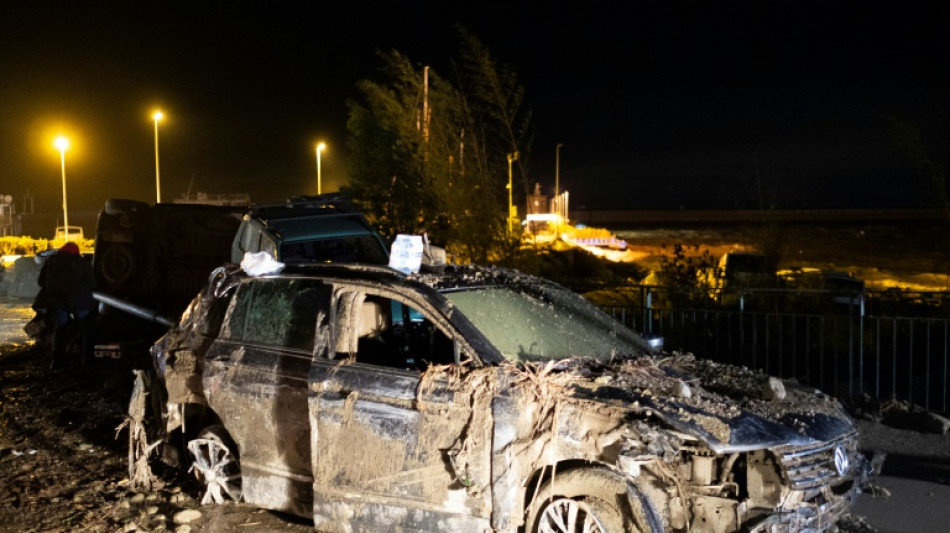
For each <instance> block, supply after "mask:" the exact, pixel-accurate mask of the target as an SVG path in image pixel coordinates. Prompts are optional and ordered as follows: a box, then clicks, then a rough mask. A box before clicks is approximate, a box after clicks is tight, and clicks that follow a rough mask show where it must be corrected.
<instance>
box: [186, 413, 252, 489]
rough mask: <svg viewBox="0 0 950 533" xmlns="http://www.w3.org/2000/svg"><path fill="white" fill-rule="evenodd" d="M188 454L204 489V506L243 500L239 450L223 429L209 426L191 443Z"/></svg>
mask: <svg viewBox="0 0 950 533" xmlns="http://www.w3.org/2000/svg"><path fill="white" fill-rule="evenodd" d="M188 454H189V455H190V456H191V459H192V464H191V469H190V470H189V471H190V472H194V473H195V477H197V478H198V481H200V482H201V483H202V484H203V485H204V486H205V493H204V496H203V497H202V498H201V505H208V504H211V503H215V504H220V503H224V502H225V501H226V500H232V501H235V502H237V501H240V500H241V465H240V463H239V462H238V456H237V447H236V446H235V445H234V441H232V440H231V438H230V436H228V433H227V431H225V429H224V426H221V425H213V426H208V427H206V428H205V429H203V430H202V431H201V433H199V434H198V436H197V437H196V438H194V439H192V440H190V441H188Z"/></svg>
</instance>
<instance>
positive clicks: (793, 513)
mask: <svg viewBox="0 0 950 533" xmlns="http://www.w3.org/2000/svg"><path fill="white" fill-rule="evenodd" d="M853 460H854V461H855V462H856V464H854V465H852V467H851V468H852V472H853V477H852V478H851V479H849V480H847V481H844V482H842V483H839V484H838V485H835V486H824V487H821V489H820V491H819V493H818V494H817V495H815V496H813V497H812V498H810V499H808V500H806V501H803V502H801V503H800V504H799V505H797V506H796V507H795V508H793V509H775V510H770V511H768V512H767V514H765V515H764V516H762V517H759V518H756V519H752V520H749V521H747V522H746V523H744V524H743V526H742V528H741V529H740V531H742V532H746V533H820V532H823V531H827V530H828V529H829V528H831V527H832V526H833V525H834V524H835V523H836V522H837V521H838V519H839V518H841V516H842V515H844V514H845V513H847V512H848V510H849V509H850V508H851V506H852V505H853V504H854V502H855V500H856V499H857V498H858V496H859V495H860V494H861V492H862V491H863V489H864V488H865V487H866V486H867V485H868V483H869V480H870V479H871V478H872V477H874V476H876V475H878V474H880V465H882V464H883V460H884V454H883V453H881V452H874V454H873V456H872V457H871V458H868V457H866V456H865V455H863V454H856V455H855V456H854V458H853ZM872 465H873V466H872Z"/></svg>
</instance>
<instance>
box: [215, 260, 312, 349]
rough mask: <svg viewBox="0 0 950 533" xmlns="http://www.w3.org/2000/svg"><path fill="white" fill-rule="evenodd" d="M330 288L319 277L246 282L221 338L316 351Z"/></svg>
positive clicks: (238, 294) (240, 290) (238, 295)
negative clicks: (320, 317) (319, 323)
mask: <svg viewBox="0 0 950 533" xmlns="http://www.w3.org/2000/svg"><path fill="white" fill-rule="evenodd" d="M328 308H329V290H328V289H327V288H326V286H324V285H323V284H322V283H320V282H319V281H317V280H312V279H300V278H289V279H287V278H285V279H262V280H256V281H255V282H250V283H245V284H243V285H242V286H241V287H240V288H239V290H238V293H237V297H236V300H235V302H234V306H233V308H232V310H231V314H230V316H229V317H228V321H227V327H226V328H225V329H224V330H223V331H222V337H224V338H228V339H230V340H233V341H242V342H247V343H253V344H264V345H270V346H283V347H287V348H294V349H299V350H305V351H308V352H312V351H313V347H314V337H315V334H316V323H317V313H318V312H319V311H323V312H324V314H326V312H327V309H328Z"/></svg>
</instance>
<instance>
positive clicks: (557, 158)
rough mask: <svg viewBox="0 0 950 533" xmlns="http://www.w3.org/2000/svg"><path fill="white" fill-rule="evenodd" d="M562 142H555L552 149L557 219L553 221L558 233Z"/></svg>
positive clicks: (559, 228) (559, 227)
mask: <svg viewBox="0 0 950 533" xmlns="http://www.w3.org/2000/svg"><path fill="white" fill-rule="evenodd" d="M562 146H564V144H563V143H557V147H556V148H555V149H554V209H555V211H557V213H556V214H557V217H558V218H557V221H556V222H555V223H554V232H555V233H556V234H560V231H561V199H560V198H559V197H558V194H560V192H561V147H562Z"/></svg>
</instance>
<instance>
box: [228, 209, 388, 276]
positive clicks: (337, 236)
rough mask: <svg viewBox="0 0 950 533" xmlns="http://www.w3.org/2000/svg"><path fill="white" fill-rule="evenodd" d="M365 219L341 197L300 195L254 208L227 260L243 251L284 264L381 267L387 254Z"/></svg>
mask: <svg viewBox="0 0 950 533" xmlns="http://www.w3.org/2000/svg"><path fill="white" fill-rule="evenodd" d="M387 250H388V248H387V246H386V244H385V243H384V242H383V239H382V237H380V235H379V234H378V233H376V231H375V230H373V228H371V227H370V225H369V223H368V222H367V221H366V217H364V216H363V214H362V213H360V212H358V211H357V210H356V209H355V208H354V207H353V204H352V203H350V201H349V200H348V199H347V198H345V197H344V196H341V195H339V194H324V195H321V196H302V197H296V198H292V199H290V200H289V201H287V202H285V203H282V204H272V205H258V206H253V207H251V208H250V210H248V212H247V213H246V214H245V215H244V218H243V220H242V221H241V226H240V228H238V231H237V234H236V235H235V236H234V241H233V243H232V245H231V261H232V262H234V263H240V262H241V260H242V259H243V258H244V254H245V253H246V252H268V253H270V254H271V255H273V256H274V259H276V260H278V261H280V262H283V263H331V262H332V263H354V262H355V263H366V264H375V265H385V264H387V263H388V262H389V252H388V251H387Z"/></svg>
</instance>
